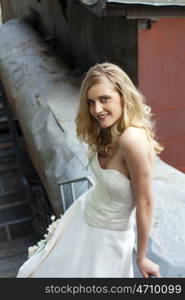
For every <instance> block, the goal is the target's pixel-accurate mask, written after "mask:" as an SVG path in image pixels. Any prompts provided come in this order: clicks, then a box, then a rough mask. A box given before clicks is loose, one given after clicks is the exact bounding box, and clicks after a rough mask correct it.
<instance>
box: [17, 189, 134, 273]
mask: <svg viewBox="0 0 185 300" xmlns="http://www.w3.org/2000/svg"><path fill="white" fill-rule="evenodd" d="M87 193H88V191H86V192H85V193H84V194H82V195H81V196H80V197H79V198H78V199H77V200H76V201H75V202H74V203H73V204H72V205H71V206H70V207H69V209H68V210H67V211H66V213H65V214H64V215H63V216H62V218H61V220H60V222H59V223H58V225H57V228H56V230H55V232H54V234H53V236H52V238H51V239H50V240H49V241H48V243H47V245H46V246H45V248H44V249H42V250H41V251H40V252H38V253H35V254H33V255H32V256H31V257H30V258H29V259H28V260H27V261H26V262H25V263H24V264H23V265H22V266H21V268H20V269H19V272H18V274H17V278H25V277H32V278H44V277H46V278H80V277H81V278H82V277H83V278H97V277H99V278H101V277H102V278H105V277H108V278H111V277H113V278H116V277H120V278H122V277H124V278H129V277H134V274H133V263H132V254H133V248H134V243H135V232H134V227H133V225H132V226H131V228H130V229H128V230H119V231H118V230H110V229H103V228H97V227H93V226H90V225H88V224H87V223H86V222H85V220H84V207H85V202H86V199H87Z"/></svg>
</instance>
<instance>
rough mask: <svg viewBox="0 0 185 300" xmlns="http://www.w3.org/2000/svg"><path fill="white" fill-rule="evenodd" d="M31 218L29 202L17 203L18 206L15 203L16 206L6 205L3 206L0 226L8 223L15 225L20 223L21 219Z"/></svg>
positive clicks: (0, 211) (0, 214)
mask: <svg viewBox="0 0 185 300" xmlns="http://www.w3.org/2000/svg"><path fill="white" fill-rule="evenodd" d="M23 202H24V203H23ZM30 217H31V210H30V205H29V203H28V201H17V205H16V203H15V205H14V206H10V205H8V204H7V205H6V204H5V205H3V206H2V209H0V226H3V225H4V224H7V223H9V224H10V223H11V224H14V223H17V222H19V220H20V219H23V218H30ZM4 226H5V225H4Z"/></svg>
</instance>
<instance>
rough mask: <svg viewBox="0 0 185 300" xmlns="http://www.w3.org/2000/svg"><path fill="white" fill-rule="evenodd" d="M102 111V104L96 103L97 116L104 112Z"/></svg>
mask: <svg viewBox="0 0 185 300" xmlns="http://www.w3.org/2000/svg"><path fill="white" fill-rule="evenodd" d="M102 110H103V106H102V103H100V102H98V101H97V102H96V103H95V106H94V112H95V114H99V113H100V112H102Z"/></svg>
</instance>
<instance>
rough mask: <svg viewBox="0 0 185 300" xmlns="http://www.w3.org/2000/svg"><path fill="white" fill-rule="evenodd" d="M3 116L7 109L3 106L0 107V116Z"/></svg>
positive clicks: (5, 114)
mask: <svg viewBox="0 0 185 300" xmlns="http://www.w3.org/2000/svg"><path fill="white" fill-rule="evenodd" d="M3 116H7V110H6V109H5V108H4V107H3V108H1V109H0V118H1V117H3Z"/></svg>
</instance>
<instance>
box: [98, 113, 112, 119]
mask: <svg viewBox="0 0 185 300" xmlns="http://www.w3.org/2000/svg"><path fill="white" fill-rule="evenodd" d="M108 116H110V114H103V115H100V116H98V117H97V118H98V119H99V120H105V119H106V118H107V117H108Z"/></svg>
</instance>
